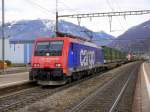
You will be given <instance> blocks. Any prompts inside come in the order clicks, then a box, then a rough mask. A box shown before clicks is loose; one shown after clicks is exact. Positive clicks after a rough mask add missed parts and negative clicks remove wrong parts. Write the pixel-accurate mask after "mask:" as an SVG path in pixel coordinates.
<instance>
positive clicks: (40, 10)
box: [0, 0, 150, 36]
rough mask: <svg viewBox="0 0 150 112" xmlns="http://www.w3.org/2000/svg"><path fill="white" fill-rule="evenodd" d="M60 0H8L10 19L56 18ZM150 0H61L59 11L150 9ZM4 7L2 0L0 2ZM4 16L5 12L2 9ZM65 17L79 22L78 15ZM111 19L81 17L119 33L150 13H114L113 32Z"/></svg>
mask: <svg viewBox="0 0 150 112" xmlns="http://www.w3.org/2000/svg"><path fill="white" fill-rule="evenodd" d="M55 9H56V0H5V10H6V16H5V18H6V22H8V21H14V20H15V21H16V20H22V19H24V20H26V19H28V20H29V19H37V18H40V19H50V20H55V11H56V10H55ZM149 9H150V0H58V10H59V14H61V15H62V14H76V13H93V12H112V11H129V10H149ZM0 10H1V3H0ZM0 17H1V12H0ZM65 20H67V21H70V22H73V23H75V24H77V23H78V22H77V20H76V19H68V18H66V19H65ZM108 20H109V19H108V18H107V17H105V18H92V19H90V18H88V19H81V26H85V27H87V28H89V29H91V30H93V31H101V30H103V31H105V32H107V33H109V34H112V35H114V36H118V35H120V34H121V33H123V32H124V31H126V30H127V29H128V28H130V27H132V26H135V25H137V24H140V23H142V22H144V21H147V20H150V14H148V15H140V16H127V17H126V19H125V18H124V17H113V19H112V30H114V32H109V21H108Z"/></svg>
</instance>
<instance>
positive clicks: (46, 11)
mask: <svg viewBox="0 0 150 112" xmlns="http://www.w3.org/2000/svg"><path fill="white" fill-rule="evenodd" d="M28 2H30V3H31V4H33V5H34V6H36V7H38V8H40V9H42V10H43V11H44V12H45V13H47V14H49V13H51V14H55V12H53V11H50V10H48V9H46V8H45V7H42V6H41V5H39V4H38V3H36V2H33V1H32V0H28Z"/></svg>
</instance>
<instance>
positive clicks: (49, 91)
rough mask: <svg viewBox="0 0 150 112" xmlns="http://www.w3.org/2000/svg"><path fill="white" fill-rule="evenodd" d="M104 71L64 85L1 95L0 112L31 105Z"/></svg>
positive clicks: (39, 87)
mask: <svg viewBox="0 0 150 112" xmlns="http://www.w3.org/2000/svg"><path fill="white" fill-rule="evenodd" d="M104 72H106V71H103V72H101V73H98V74H95V75H91V76H89V77H86V78H83V79H81V80H78V81H75V82H72V83H70V84H67V85H64V86H50V87H41V86H38V87H32V88H29V89H24V90H21V91H18V92H14V93H9V94H7V95H5V96H0V112H9V111H15V110H18V109H19V108H23V107H25V106H26V105H29V104H31V103H34V102H36V101H38V100H41V99H43V98H46V97H48V96H50V95H53V94H54V93H56V92H59V91H61V90H63V89H67V88H69V87H72V86H73V85H76V84H79V83H81V82H83V81H86V80H88V79H91V78H93V77H95V76H97V75H100V74H102V73H104Z"/></svg>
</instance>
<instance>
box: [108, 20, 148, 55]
mask: <svg viewBox="0 0 150 112" xmlns="http://www.w3.org/2000/svg"><path fill="white" fill-rule="evenodd" d="M110 46H111V47H114V48H117V49H121V50H124V51H126V52H135V53H140V52H142V53H143V52H148V53H149V51H150V20H149V21H146V22H144V23H142V24H139V25H137V26H134V27H132V28H130V29H129V30H128V31H126V32H125V33H124V34H122V35H120V36H119V37H118V38H117V39H116V40H114V41H113V42H112V43H110Z"/></svg>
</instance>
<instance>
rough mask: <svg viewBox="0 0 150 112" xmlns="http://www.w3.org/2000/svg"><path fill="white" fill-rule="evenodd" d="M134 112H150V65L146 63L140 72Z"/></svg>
mask: <svg viewBox="0 0 150 112" xmlns="http://www.w3.org/2000/svg"><path fill="white" fill-rule="evenodd" d="M133 112H150V63H149V62H144V63H143V64H142V65H141V69H140V71H139V76H138V80H137V83H136V90H135V96H134V103H133Z"/></svg>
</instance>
